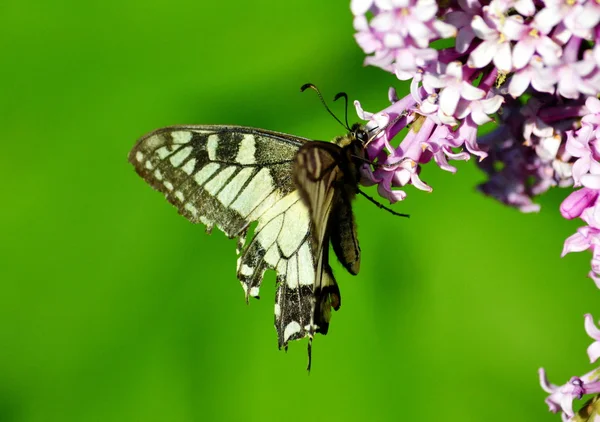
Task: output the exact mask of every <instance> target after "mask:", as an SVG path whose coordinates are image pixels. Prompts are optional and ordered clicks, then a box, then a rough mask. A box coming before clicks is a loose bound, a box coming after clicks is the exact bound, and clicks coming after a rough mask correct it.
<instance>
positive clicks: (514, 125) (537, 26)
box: [351, 0, 600, 287]
mask: <svg viewBox="0 0 600 422" xmlns="http://www.w3.org/2000/svg"><path fill="white" fill-rule="evenodd" d="M442 4H443V6H442ZM351 9H352V12H353V14H354V27H355V29H356V31H357V33H356V34H355V37H356V40H357V42H358V44H359V45H360V46H361V47H362V49H363V50H364V51H365V53H366V54H367V58H366V60H365V63H366V64H370V65H375V66H379V67H381V68H382V69H384V70H386V71H389V72H392V73H394V74H395V75H396V76H397V77H398V78H399V79H400V80H409V79H410V94H409V95H407V96H406V97H404V98H402V99H399V98H398V97H397V96H396V93H395V91H394V90H393V89H391V90H390V92H389V100H390V102H391V105H390V106H389V107H387V108H386V109H384V110H382V111H380V112H377V113H369V112H366V111H364V110H363V109H362V107H361V105H360V103H359V102H358V101H356V102H355V106H356V109H357V113H358V115H359V116H360V118H362V119H363V120H367V121H368V123H367V128H368V129H369V130H370V131H372V133H373V134H374V136H373V138H372V140H371V141H370V143H369V145H368V151H367V152H368V155H369V158H370V159H371V160H373V161H374V162H375V163H376V164H377V165H376V166H374V167H373V168H371V167H369V166H367V165H365V166H364V168H363V174H364V176H365V177H364V183H366V184H377V185H378V191H379V193H380V195H382V196H383V197H385V198H387V199H389V200H390V201H391V202H395V201H399V200H403V199H404V198H405V197H406V193H405V192H404V191H403V190H402V189H397V188H402V187H403V186H406V185H408V184H412V185H414V186H415V187H416V188H418V189H420V190H425V191H431V190H432V188H431V187H430V186H429V185H428V184H427V183H426V182H424V181H423V180H422V177H421V166H422V165H423V164H425V163H428V162H429V161H431V160H433V161H435V162H436V163H437V165H438V166H439V167H440V168H442V169H444V170H447V171H449V172H455V171H456V168H454V167H453V166H452V165H450V164H449V160H468V159H469V158H470V157H471V156H472V155H475V156H477V157H478V161H479V166H480V167H481V169H482V170H483V171H484V172H485V173H486V174H487V175H488V181H487V182H485V183H484V184H482V185H481V186H479V189H480V190H481V191H482V192H483V193H485V194H486V195H489V196H491V197H494V198H497V199H499V200H500V201H502V202H503V203H505V204H508V205H511V206H513V207H516V208H518V209H519V210H521V211H523V212H532V211H538V210H539V206H538V205H537V204H535V203H534V202H533V201H532V198H533V197H534V196H536V195H538V194H541V193H543V192H545V191H546V190H548V189H549V188H550V187H553V186H561V187H567V186H573V185H574V186H575V187H579V186H581V187H583V188H582V189H581V190H579V191H576V192H574V193H573V195H572V196H570V197H569V198H567V200H566V201H565V203H564V204H563V206H562V207H561V211H562V212H563V215H564V216H565V217H566V218H575V217H581V218H582V219H583V220H584V221H585V222H586V223H587V226H585V227H583V228H581V229H580V230H579V231H578V232H577V233H576V234H575V235H573V236H572V237H571V238H569V239H568V240H567V242H566V244H565V250H564V252H563V253H568V252H572V251H581V250H584V249H591V250H592V252H593V254H594V258H593V261H592V272H591V276H592V277H593V278H594V280H598V277H600V248H595V245H596V244H598V243H600V217H596V210H597V209H598V212H600V208H598V207H596V200H597V198H598V190H599V189H600V165H599V160H600V150H599V147H598V146H597V142H596V139H597V137H600V131H599V130H598V129H597V128H598V126H599V124H600V102H599V101H598V100H597V99H596V96H597V95H598V94H599V93H600V45H598V46H597V47H595V45H596V40H597V39H598V38H600V25H599V23H600V4H599V3H598V2H596V1H594V0H492V1H484V0H450V1H448V2H443V3H442V2H440V3H438V2H435V1H433V0H352V2H351ZM452 41H454V43H452ZM436 43H437V47H438V48H437V49H436V48H434V46H436ZM452 44H453V45H452ZM445 45H448V47H444V46H445ZM492 121H495V122H496V123H497V124H498V125H497V127H496V128H495V129H494V130H493V131H492V132H490V133H488V134H486V135H484V136H480V137H478V136H477V135H478V133H477V132H478V128H479V127H480V126H481V125H483V124H485V123H488V122H492ZM398 134H400V136H397V135H398ZM395 137H396V138H398V139H401V141H399V142H394V138H395ZM599 206H600V205H599ZM598 284H599V287H600V282H598Z"/></svg>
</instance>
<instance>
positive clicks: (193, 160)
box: [129, 126, 316, 346]
mask: <svg viewBox="0 0 600 422" xmlns="http://www.w3.org/2000/svg"><path fill="white" fill-rule="evenodd" d="M305 142H307V141H306V140H304V139H302V138H296V137H291V136H289V135H285V134H280V133H276V132H269V131H263V130H257V129H251V128H244V127H237V126H174V127H168V128H164V129H159V130H157V131H155V132H152V133H150V134H149V135H146V136H144V137H143V138H141V139H140V140H139V141H138V143H137V144H136V146H135V147H134V148H133V150H132V151H131V153H130V155H129V160H130V161H131V163H132V164H133V165H134V166H135V169H136V171H137V172H138V174H139V175H140V176H142V177H143V178H144V179H145V180H146V181H147V182H148V183H149V184H150V185H152V186H153V187H154V188H155V189H157V190H159V191H161V192H162V193H164V194H165V195H166V197H167V199H168V200H169V202H171V203H172V204H173V205H175V206H176V207H177V209H178V210H179V212H180V213H181V214H182V215H184V216H185V217H186V218H188V219H189V220H190V221H192V222H194V223H198V222H201V223H203V224H205V225H206V226H207V229H208V230H210V229H211V228H212V227H213V226H216V227H218V228H219V229H220V230H222V231H223V232H224V233H225V234H226V235H227V236H228V237H230V238H238V245H239V258H238V278H239V279H240V281H241V282H242V286H243V287H244V290H245V291H246V295H251V296H256V297H257V296H258V293H259V287H260V284H261V281H262V278H263V274H264V272H265V270H267V269H269V268H270V269H274V270H275V271H276V272H277V280H278V291H277V294H276V305H275V320H276V326H277V331H278V335H279V345H280V346H285V345H286V344H287V342H288V341H290V340H294V339H297V338H302V337H304V336H306V335H307V330H309V328H308V327H309V325H310V323H311V319H312V313H311V312H312V309H314V304H313V303H314V299H313V297H314V295H313V286H314V281H315V266H316V252H315V241H314V239H313V235H312V222H311V219H310V215H309V211H308V208H307V206H306V205H305V203H304V201H303V200H302V198H301V197H300V194H299V192H298V191H297V190H296V187H295V184H294V182H293V180H292V171H293V160H294V158H295V157H296V154H297V152H298V149H299V147H300V146H301V145H303V144H304V143H305ZM253 221H257V222H258V224H257V226H256V229H255V230H254V233H253V237H252V238H251V239H249V240H248V242H245V235H246V233H247V230H248V228H249V225H250V223H251V222H253ZM309 331H310V330H309Z"/></svg>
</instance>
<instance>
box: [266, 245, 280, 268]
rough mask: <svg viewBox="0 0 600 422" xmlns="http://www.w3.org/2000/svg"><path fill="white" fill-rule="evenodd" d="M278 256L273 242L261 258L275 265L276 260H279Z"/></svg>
mask: <svg viewBox="0 0 600 422" xmlns="http://www.w3.org/2000/svg"><path fill="white" fill-rule="evenodd" d="M279 258H280V256H279V251H278V250H277V244H276V243H273V245H271V247H270V248H269V250H268V251H267V253H266V254H265V256H264V257H263V259H264V260H265V262H266V263H267V264H269V265H271V266H275V265H276V264H277V261H279Z"/></svg>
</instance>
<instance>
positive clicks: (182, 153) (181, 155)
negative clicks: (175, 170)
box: [169, 147, 192, 167]
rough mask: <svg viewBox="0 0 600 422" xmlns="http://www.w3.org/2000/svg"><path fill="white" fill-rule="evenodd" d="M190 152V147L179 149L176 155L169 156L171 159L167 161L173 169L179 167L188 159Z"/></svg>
mask: <svg viewBox="0 0 600 422" xmlns="http://www.w3.org/2000/svg"><path fill="white" fill-rule="evenodd" d="M191 152H192V147H185V148H181V149H180V150H179V151H177V153H176V154H175V155H173V156H171V158H169V161H171V164H173V166H175V167H179V166H180V165H181V163H183V161H184V160H185V159H186V158H188V156H189V155H190V153H191Z"/></svg>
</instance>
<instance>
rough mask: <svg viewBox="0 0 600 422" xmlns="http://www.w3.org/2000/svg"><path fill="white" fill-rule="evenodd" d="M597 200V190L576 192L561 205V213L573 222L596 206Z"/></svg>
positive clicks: (587, 189) (584, 189)
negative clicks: (588, 209)
mask: <svg viewBox="0 0 600 422" xmlns="http://www.w3.org/2000/svg"><path fill="white" fill-rule="evenodd" d="M597 199H598V191H597V190H595V189H589V188H583V189H579V190H576V191H574V192H572V193H571V194H570V195H569V196H568V197H567V198H566V199H565V200H564V201H563V203H562V204H560V213H561V214H562V216H563V217H565V218H566V219H567V220H572V219H573V218H576V217H579V216H581V214H582V213H583V211H585V210H586V209H587V208H589V207H592V206H594V204H595V203H596V200H597ZM586 249H587V248H586Z"/></svg>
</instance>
